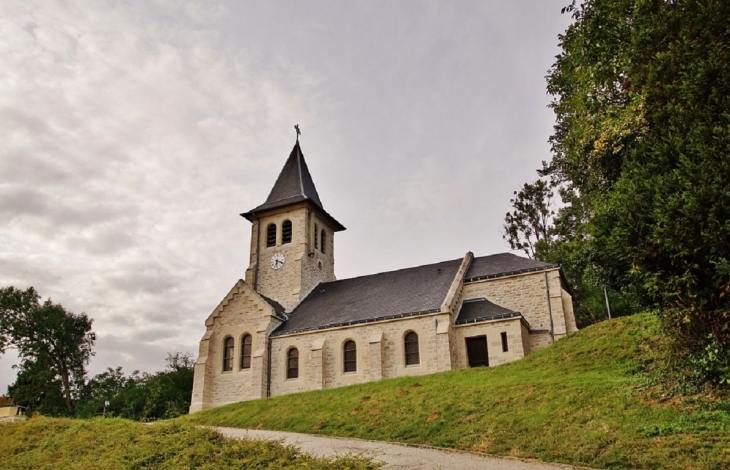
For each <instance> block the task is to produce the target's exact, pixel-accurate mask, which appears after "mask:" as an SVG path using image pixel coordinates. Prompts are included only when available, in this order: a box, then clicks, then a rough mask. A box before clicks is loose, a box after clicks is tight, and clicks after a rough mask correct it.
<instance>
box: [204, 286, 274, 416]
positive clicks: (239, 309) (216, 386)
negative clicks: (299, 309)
mask: <svg viewBox="0 0 730 470" xmlns="http://www.w3.org/2000/svg"><path fill="white" fill-rule="evenodd" d="M205 323H206V332H205V335H204V336H203V339H202V340H201V342H200V350H199V354H198V361H197V362H196V364H195V373H194V379H193V396H192V403H191V407H190V411H191V412H193V411H198V410H200V409H205V408H209V407H211V406H220V405H223V404H226V403H234V402H239V401H244V400H250V399H254V398H261V397H264V396H266V395H265V393H266V390H265V386H264V383H265V377H266V375H265V374H266V361H265V358H266V356H267V355H266V348H267V344H268V343H267V337H268V334H269V333H270V332H271V330H273V329H274V328H276V327H277V326H278V325H279V324H280V320H278V319H276V318H275V317H274V310H273V308H271V306H270V305H269V304H268V303H266V301H264V299H262V298H261V296H259V295H258V294H257V293H255V292H254V291H253V290H252V289H251V288H250V287H248V285H247V284H246V283H245V282H243V281H239V282H238V283H236V285H235V286H234V288H233V289H231V292H229V294H228V295H227V296H226V298H225V299H224V300H223V302H221V304H220V305H219V306H218V307H217V308H216V310H215V311H214V312H213V313H212V314H211V315H210V316H209V317H208V319H207V320H206V322H205ZM246 334H250V335H251V339H252V348H251V349H252V354H251V356H252V357H251V367H250V368H247V369H242V368H241V342H242V339H243V336H244V335H246ZM228 337H231V338H233V339H234V345H235V346H234V351H233V370H231V371H223V344H224V341H225V340H226V338H228Z"/></svg>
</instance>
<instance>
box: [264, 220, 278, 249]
mask: <svg viewBox="0 0 730 470" xmlns="http://www.w3.org/2000/svg"><path fill="white" fill-rule="evenodd" d="M275 245H276V224H269V226H268V227H266V246H267V247H270V246H275Z"/></svg>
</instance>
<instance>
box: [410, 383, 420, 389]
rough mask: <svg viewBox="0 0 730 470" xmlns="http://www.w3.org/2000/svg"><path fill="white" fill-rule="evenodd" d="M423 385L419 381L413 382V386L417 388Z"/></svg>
mask: <svg viewBox="0 0 730 470" xmlns="http://www.w3.org/2000/svg"><path fill="white" fill-rule="evenodd" d="M421 386H422V385H421V384H419V383H418V382H414V383H412V384H411V388H416V387H421Z"/></svg>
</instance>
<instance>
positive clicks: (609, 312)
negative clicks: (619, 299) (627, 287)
mask: <svg viewBox="0 0 730 470" xmlns="http://www.w3.org/2000/svg"><path fill="white" fill-rule="evenodd" d="M603 297H605V298H606V310H608V319H609V320H610V319H611V304H610V303H609V302H608V292H606V286H603Z"/></svg>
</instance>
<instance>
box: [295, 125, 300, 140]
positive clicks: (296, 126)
mask: <svg viewBox="0 0 730 470" xmlns="http://www.w3.org/2000/svg"><path fill="white" fill-rule="evenodd" d="M294 130H295V131H297V142H299V136H300V135H302V131H300V130H299V124H296V125H295V126H294Z"/></svg>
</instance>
